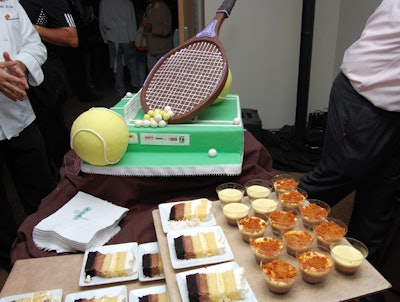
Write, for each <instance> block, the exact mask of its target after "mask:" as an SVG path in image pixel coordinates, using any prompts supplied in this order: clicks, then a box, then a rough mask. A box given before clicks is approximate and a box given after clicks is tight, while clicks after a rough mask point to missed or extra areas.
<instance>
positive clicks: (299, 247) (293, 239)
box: [282, 230, 315, 257]
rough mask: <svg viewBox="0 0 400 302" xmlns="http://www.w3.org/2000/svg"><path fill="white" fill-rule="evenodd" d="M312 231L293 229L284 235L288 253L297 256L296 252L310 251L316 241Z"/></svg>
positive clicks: (283, 238)
mask: <svg viewBox="0 0 400 302" xmlns="http://www.w3.org/2000/svg"><path fill="white" fill-rule="evenodd" d="M314 237H315V236H314V233H313V232H312V231H307V230H304V231H300V230H292V231H288V232H286V233H284V234H283V235H282V240H283V243H284V244H285V247H286V253H287V254H288V255H291V256H294V257H296V253H300V252H305V251H308V250H309V249H310V247H311V245H312V243H313V241H314Z"/></svg>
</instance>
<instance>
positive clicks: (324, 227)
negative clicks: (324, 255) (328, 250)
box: [314, 218, 347, 247]
mask: <svg viewBox="0 0 400 302" xmlns="http://www.w3.org/2000/svg"><path fill="white" fill-rule="evenodd" d="M314 232H315V235H316V236H317V239H318V243H319V244H320V245H322V246H324V247H329V245H330V244H332V243H335V242H338V241H340V240H341V239H342V238H343V237H344V235H346V233H347V227H346V225H345V224H344V223H343V222H341V221H340V220H337V219H333V218H329V219H328V220H325V221H323V222H321V223H320V224H317V225H316V226H315V227H314Z"/></svg>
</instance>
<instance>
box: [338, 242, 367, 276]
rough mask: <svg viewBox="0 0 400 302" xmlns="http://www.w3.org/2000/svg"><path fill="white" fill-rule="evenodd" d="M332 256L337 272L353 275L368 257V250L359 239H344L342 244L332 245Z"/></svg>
mask: <svg viewBox="0 0 400 302" xmlns="http://www.w3.org/2000/svg"><path fill="white" fill-rule="evenodd" d="M331 256H332V259H333V262H334V266H335V269H336V271H338V272H340V273H342V274H345V275H353V274H355V273H356V272H357V270H358V268H359V267H360V265H361V264H362V262H363V261H364V259H365V258H366V257H367V256H368V248H367V247H366V246H365V244H364V243H362V242H361V241H359V240H357V239H354V238H350V237H344V238H343V239H342V240H341V241H340V242H336V243H333V244H331Z"/></svg>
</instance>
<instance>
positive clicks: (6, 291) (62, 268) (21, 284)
mask: <svg viewBox="0 0 400 302" xmlns="http://www.w3.org/2000/svg"><path fill="white" fill-rule="evenodd" d="M82 261H83V254H75V255H65V256H54V257H44V258H33V259H22V260H17V261H16V262H15V264H14V267H13V269H12V270H11V272H10V275H9V276H8V279H7V281H6V283H5V284H4V287H3V289H2V291H1V293H0V297H6V296H12V295H17V294H23V293H30V292H35V291H39V290H50V289H58V288H61V289H62V290H63V301H64V299H65V297H66V296H67V295H68V294H70V293H76V292H80V291H87V290H92V289H97V288H101V287H106V286H107V287H108V286H117V285H126V286H127V290H128V293H129V291H130V290H133V289H138V288H143V287H148V286H156V285H161V284H165V280H156V281H150V282H140V281H139V280H134V281H129V282H120V283H110V284H106V285H101V286H87V287H86V286H85V287H80V286H79V276H80V273H81V268H82Z"/></svg>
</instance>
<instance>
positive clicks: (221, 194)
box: [216, 182, 245, 205]
mask: <svg viewBox="0 0 400 302" xmlns="http://www.w3.org/2000/svg"><path fill="white" fill-rule="evenodd" d="M216 191H217V194H218V198H219V200H220V201H221V204H222V205H225V204H227V203H232V202H241V201H242V198H243V195H244V192H245V188H244V186H242V185H241V184H238V183H235V182H227V183H223V184H221V185H219V186H218V187H217V189H216Z"/></svg>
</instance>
